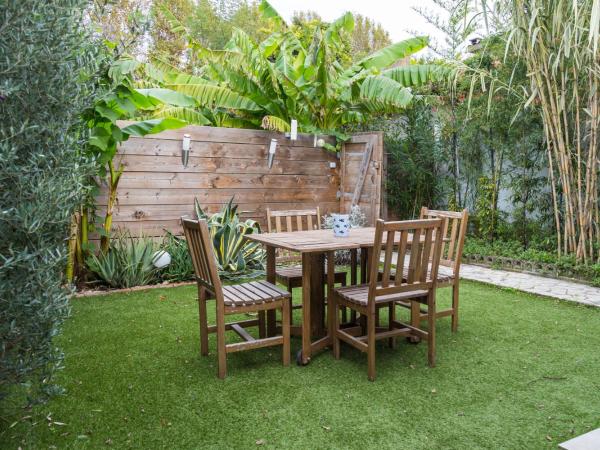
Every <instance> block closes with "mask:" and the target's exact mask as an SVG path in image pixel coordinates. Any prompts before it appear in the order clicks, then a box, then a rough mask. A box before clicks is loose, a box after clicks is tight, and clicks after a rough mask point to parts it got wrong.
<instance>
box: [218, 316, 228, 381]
mask: <svg viewBox="0 0 600 450" xmlns="http://www.w3.org/2000/svg"><path fill="white" fill-rule="evenodd" d="M217 358H218V360H219V378H221V379H223V378H225V375H227V353H226V352H225V315H224V314H223V311H222V310H220V308H219V306H218V305H217Z"/></svg>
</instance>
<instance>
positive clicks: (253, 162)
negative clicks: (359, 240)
mask: <svg viewBox="0 0 600 450" xmlns="http://www.w3.org/2000/svg"><path fill="white" fill-rule="evenodd" d="M122 163H123V164H124V165H125V167H126V169H125V170H126V171H128V172H186V173H190V172H193V173H257V174H291V175H313V174H319V175H330V174H334V173H335V169H330V168H329V163H328V162H326V161H288V160H284V159H281V158H278V157H277V156H276V157H275V161H274V162H273V167H271V168H269V166H268V164H267V158H266V157H265V158H262V159H229V158H197V157H194V156H190V159H189V162H188V166H187V167H183V165H182V164H181V158H180V157H179V156H154V155H125V156H123V159H122Z"/></svg>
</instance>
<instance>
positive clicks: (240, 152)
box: [119, 137, 337, 161]
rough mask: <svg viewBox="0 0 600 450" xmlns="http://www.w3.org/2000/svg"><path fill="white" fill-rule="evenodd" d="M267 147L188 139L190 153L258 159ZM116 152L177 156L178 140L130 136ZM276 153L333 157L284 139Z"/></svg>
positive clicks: (312, 158) (287, 156)
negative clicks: (295, 145) (290, 143)
mask: <svg viewBox="0 0 600 450" xmlns="http://www.w3.org/2000/svg"><path fill="white" fill-rule="evenodd" d="M269 142H270V141H269ZM268 150H269V147H268V142H265V143H263V144H248V143H227V142H201V141H192V143H191V146H190V157H197V158H237V159H260V158H266V157H267V152H268ZM119 154H121V155H151V156H176V157H181V141H175V140H169V139H162V138H149V137H146V138H144V139H131V140H128V141H125V142H124V143H123V144H122V145H121V147H120V148H119ZM276 157H277V158H281V159H286V160H290V161H336V160H337V157H336V155H335V153H333V152H330V151H328V150H325V149H322V148H313V147H294V146H290V145H288V144H286V143H284V144H281V143H280V144H279V145H278V146H277V153H276Z"/></svg>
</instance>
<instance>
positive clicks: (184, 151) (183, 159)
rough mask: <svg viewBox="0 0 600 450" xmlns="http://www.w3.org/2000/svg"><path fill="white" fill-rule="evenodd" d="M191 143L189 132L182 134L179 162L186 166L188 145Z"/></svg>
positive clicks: (188, 153)
mask: <svg viewBox="0 0 600 450" xmlns="http://www.w3.org/2000/svg"><path fill="white" fill-rule="evenodd" d="M191 143H192V137H191V136H190V135H189V134H184V135H183V141H182V142H181V163H182V164H183V167H187V165H188V161H189V160H190V147H191Z"/></svg>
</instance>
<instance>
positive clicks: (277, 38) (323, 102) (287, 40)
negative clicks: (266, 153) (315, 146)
mask: <svg viewBox="0 0 600 450" xmlns="http://www.w3.org/2000/svg"><path fill="white" fill-rule="evenodd" d="M260 10H261V11H262V14H263V16H264V17H265V18H266V19H268V20H270V21H271V22H272V28H273V29H274V30H275V31H274V32H273V33H272V34H271V35H269V36H268V37H267V38H266V39H265V40H264V41H262V42H260V43H256V42H254V41H253V40H252V39H251V38H250V37H249V36H248V35H247V34H246V33H245V32H244V31H242V30H240V29H236V30H234V32H233V35H232V37H231V40H230V41H229V43H228V44H227V45H226V47H225V48H224V49H223V50H211V49H208V48H205V47H203V46H202V45H200V44H199V43H198V42H195V41H193V39H192V38H191V37H189V36H190V35H189V34H188V39H189V43H190V47H191V48H192V51H194V52H195V58H194V60H195V61H196V60H197V61H199V64H200V65H199V66H198V67H195V68H194V75H191V74H186V73H183V72H181V71H180V70H178V69H176V68H174V67H171V66H168V65H166V64H164V63H160V62H157V61H155V62H154V63H152V64H149V65H148V66H147V71H146V73H147V76H148V78H149V80H151V81H152V82H154V83H156V84H158V85H160V86H162V87H164V88H167V89H170V90H173V91H176V92H179V93H181V94H184V95H186V96H188V97H189V98H191V99H194V101H195V102H196V105H195V106H194V107H188V106H178V107H168V108H163V109H159V110H158V111H156V115H157V116H158V117H178V118H181V119H183V120H186V121H189V122H191V123H196V124H200V125H205V124H212V125H219V126H235V127H255V128H257V127H263V128H267V129H272V130H277V131H288V130H289V123H290V120H291V119H296V120H298V126H299V131H302V132H309V133H324V134H325V133H327V134H334V135H340V130H341V127H342V126H344V125H347V124H355V123H361V122H364V121H366V120H368V119H369V118H370V117H373V116H374V115H377V114H384V113H394V112H399V111H401V110H403V109H404V108H405V107H406V106H407V105H408V104H409V103H410V102H411V99H412V98H413V94H412V92H411V89H410V87H413V86H417V85H420V84H423V83H425V82H428V81H430V80H433V79H439V78H440V77H443V76H445V74H447V73H448V71H447V69H445V68H444V67H442V66H436V65H416V64H414V65H405V66H399V67H391V66H393V65H394V64H395V63H397V62H398V61H400V60H402V59H404V58H407V57H409V56H410V55H412V54H414V53H415V52H417V51H419V50H421V49H423V48H424V47H426V46H427V43H428V38H427V37H415V38H412V39H407V40H405V41H402V42H398V43H395V44H392V45H390V46H388V47H385V48H383V49H381V50H379V51H376V52H374V53H373V54H371V55H368V56H367V57H365V58H363V59H361V60H360V61H358V62H355V63H352V64H351V65H350V66H347V67H346V66H344V65H343V62H342V61H343V60H344V58H343V57H342V52H343V51H344V49H343V40H344V39H345V36H348V33H350V32H351V30H352V29H353V27H354V17H353V16H352V14H351V13H346V14H344V15H343V16H342V17H340V18H339V19H337V20H335V21H334V22H332V23H331V24H329V25H318V26H317V27H316V29H315V31H314V33H313V39H312V41H311V42H310V43H309V44H305V43H303V42H302V41H301V40H300V39H299V38H298V36H297V35H296V34H295V33H294V31H293V30H292V29H291V28H290V27H288V26H287V24H286V23H285V21H284V20H283V19H282V18H281V16H280V15H279V14H278V13H277V11H275V10H274V9H273V8H272V6H271V5H270V4H269V3H268V2H267V1H265V0H263V2H262V3H261V5H260ZM163 12H164V14H165V15H166V17H167V18H168V19H169V21H170V23H171V26H172V29H173V30H174V31H176V32H180V33H186V29H185V27H184V26H183V25H182V23H181V22H179V21H178V20H177V18H175V17H174V16H173V15H172V14H171V13H170V12H169V11H168V10H166V9H163Z"/></svg>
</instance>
